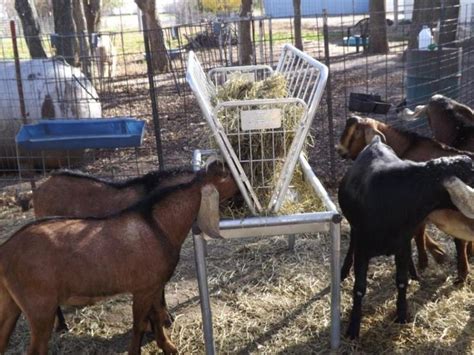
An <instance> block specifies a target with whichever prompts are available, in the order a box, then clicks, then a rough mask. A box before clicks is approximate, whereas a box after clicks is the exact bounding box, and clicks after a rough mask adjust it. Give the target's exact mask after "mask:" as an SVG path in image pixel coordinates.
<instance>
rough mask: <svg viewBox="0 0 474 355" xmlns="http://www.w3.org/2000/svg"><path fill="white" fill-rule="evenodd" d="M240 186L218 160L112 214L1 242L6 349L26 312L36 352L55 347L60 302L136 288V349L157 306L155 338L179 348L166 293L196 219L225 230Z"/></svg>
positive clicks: (1, 334) (39, 225) (53, 224)
mask: <svg viewBox="0 0 474 355" xmlns="http://www.w3.org/2000/svg"><path fill="white" fill-rule="evenodd" d="M237 191H238V188H237V185H236V184H235V181H234V179H233V178H232V176H231V174H230V173H229V172H228V170H227V169H225V168H223V167H222V166H221V165H220V164H218V163H213V164H211V165H210V166H209V167H208V169H207V170H204V171H200V172H199V173H197V176H196V178H194V179H193V180H192V181H191V182H190V183H186V184H181V185H178V186H173V187H169V188H166V189H164V190H159V191H155V192H153V193H152V194H151V195H150V196H149V197H147V198H145V199H144V200H141V201H140V202H138V203H137V204H135V205H134V206H132V207H129V208H127V209H125V210H124V211H121V212H119V213H117V214H115V215H113V216H109V217H106V218H86V219H70V218H61V217H56V218H47V219H42V220H38V221H35V222H32V223H30V224H27V225H26V226H24V227H22V228H21V229H19V230H18V231H17V232H16V233H14V234H13V235H12V236H11V237H10V239H9V240H8V241H6V242H5V243H4V244H3V245H1V246H0V314H1V315H2V317H1V318H0V352H1V353H4V352H5V350H6V348H7V345H8V340H9V337H10V334H11V332H12V331H13V329H14V327H15V324H16V321H17V319H18V317H19V315H20V313H21V312H23V313H24V314H25V316H26V318H27V320H28V323H29V325H30V329H31V342H30V345H29V347H28V354H47V352H48V340H49V338H50V335H51V331H52V328H53V323H54V314H55V310H56V309H57V307H58V306H59V305H60V304H69V305H86V304H91V303H93V302H95V301H97V300H99V299H103V298H105V297H109V296H113V295H117V294H121V293H131V294H132V295H133V330H132V341H131V344H130V349H129V352H130V353H131V354H139V353H140V346H141V339H142V336H143V333H144V328H145V327H146V323H145V319H146V317H147V315H148V313H149V312H151V316H152V318H153V321H154V324H155V325H158V326H156V327H155V329H154V331H155V338H156V341H157V343H158V346H159V347H160V348H161V349H163V351H164V352H165V353H166V354H170V353H176V352H177V350H176V348H175V346H174V345H173V344H172V343H171V341H170V340H169V339H168V337H167V335H166V334H165V332H164V330H163V327H162V326H161V324H163V322H162V320H163V317H164V314H163V313H164V310H163V307H162V303H161V300H160V298H161V297H160V296H161V295H162V290H163V288H164V287H165V284H166V282H167V281H168V280H169V279H170V278H171V276H172V274H173V272H174V269H175V267H176V265H177V263H178V259H179V254H180V250H181V246H182V244H183V242H184V240H185V238H186V237H187V235H188V233H189V230H190V228H191V226H192V225H193V223H194V221H197V223H198V226H199V228H201V230H202V231H203V232H204V233H206V234H207V235H209V236H211V237H214V238H216V237H219V230H218V226H219V210H218V206H219V201H223V200H225V199H228V198H230V197H232V196H233V195H234V194H235V193H237Z"/></svg>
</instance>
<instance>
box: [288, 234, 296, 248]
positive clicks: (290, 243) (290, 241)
mask: <svg viewBox="0 0 474 355" xmlns="http://www.w3.org/2000/svg"><path fill="white" fill-rule="evenodd" d="M288 249H289V250H290V251H292V252H294V251H295V235H294V234H290V235H289V236H288Z"/></svg>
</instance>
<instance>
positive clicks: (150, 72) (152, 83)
mask: <svg viewBox="0 0 474 355" xmlns="http://www.w3.org/2000/svg"><path fill="white" fill-rule="evenodd" d="M143 16H145V15H143ZM143 23H144V24H145V23H146V21H144V20H143ZM143 41H144V42H145V59H146V68H147V74H148V85H149V86H150V99H151V110H152V116H153V129H154V132H155V140H156V153H157V154H158V163H159V169H160V170H164V169H165V163H164V159H163V148H162V146H161V129H160V114H159V112H158V102H157V101H156V91H155V79H154V76H153V73H154V70H153V63H152V61H151V56H152V55H153V54H152V53H151V51H150V42H149V37H148V29H147V28H144V29H143ZM157 55H158V54H157ZM163 55H166V54H165V53H163Z"/></svg>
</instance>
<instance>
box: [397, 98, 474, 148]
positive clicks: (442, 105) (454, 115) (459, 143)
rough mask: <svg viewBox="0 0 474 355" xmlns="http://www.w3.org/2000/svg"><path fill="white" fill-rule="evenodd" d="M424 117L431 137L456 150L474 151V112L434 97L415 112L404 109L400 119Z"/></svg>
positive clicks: (460, 105) (445, 99)
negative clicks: (431, 134)
mask: <svg viewBox="0 0 474 355" xmlns="http://www.w3.org/2000/svg"><path fill="white" fill-rule="evenodd" d="M424 115H426V117H427V119H428V123H429V125H430V127H431V131H432V132H433V136H434V138H435V139H436V140H438V141H440V142H441V143H444V144H447V145H449V146H452V147H454V148H456V149H460V150H467V151H471V152H472V151H474V111H473V110H472V109H471V108H470V107H468V106H466V105H463V104H461V103H459V102H457V101H455V100H453V99H450V98H449V97H445V96H443V95H434V96H433V97H432V98H431V99H430V101H429V102H428V104H426V105H422V106H417V107H416V109H415V111H414V112H412V111H410V110H409V109H405V110H404V111H403V113H402V115H401V117H402V118H403V119H405V120H407V121H415V120H418V119H420V118H421V116H424Z"/></svg>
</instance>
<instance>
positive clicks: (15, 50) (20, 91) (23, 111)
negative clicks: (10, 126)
mask: <svg viewBox="0 0 474 355" xmlns="http://www.w3.org/2000/svg"><path fill="white" fill-rule="evenodd" d="M10 31H11V34H12V45H13V55H14V57H15V73H16V86H17V89H18V98H19V100H20V112H21V119H22V122H23V123H24V124H25V123H26V108H25V97H24V95H23V83H22V81H21V69H20V55H19V54H18V44H17V37H16V26H15V21H13V20H11V21H10Z"/></svg>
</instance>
